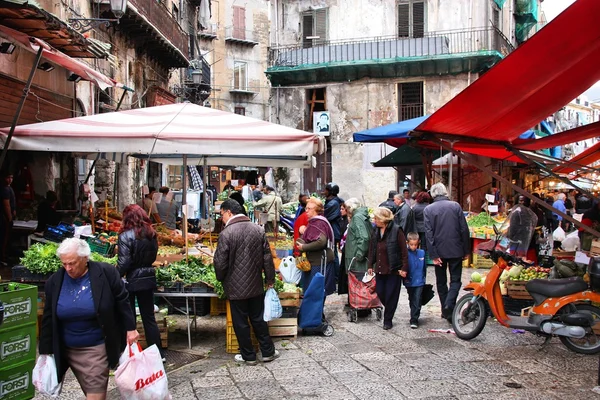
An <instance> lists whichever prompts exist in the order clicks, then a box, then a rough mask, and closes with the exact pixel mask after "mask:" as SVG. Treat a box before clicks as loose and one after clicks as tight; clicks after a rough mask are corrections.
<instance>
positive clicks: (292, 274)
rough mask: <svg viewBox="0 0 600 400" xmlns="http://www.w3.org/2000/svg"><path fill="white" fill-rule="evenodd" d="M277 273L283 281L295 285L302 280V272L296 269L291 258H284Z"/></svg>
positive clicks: (294, 262) (294, 261)
mask: <svg viewBox="0 0 600 400" xmlns="http://www.w3.org/2000/svg"><path fill="white" fill-rule="evenodd" d="M279 272H280V273H281V276H282V277H283V281H284V282H287V283H293V284H295V285H297V284H298V283H299V282H300V279H302V271H300V270H299V269H298V268H296V260H295V259H294V257H292V256H288V257H284V258H282V259H281V263H280V264H279Z"/></svg>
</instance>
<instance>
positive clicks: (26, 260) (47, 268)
mask: <svg viewBox="0 0 600 400" xmlns="http://www.w3.org/2000/svg"><path fill="white" fill-rule="evenodd" d="M57 248H58V244H55V243H46V244H42V243H35V244H33V245H32V246H31V247H30V248H29V249H28V250H26V251H25V252H24V253H23V257H21V260H20V261H21V265H23V266H24V267H25V268H27V269H28V270H29V271H31V272H33V273H36V274H51V273H54V272H56V271H58V270H59V269H60V267H62V263H61V262H60V258H58V256H57V255H56V249H57ZM90 261H97V262H105V263H109V264H112V265H117V256H114V257H110V258H109V257H104V256H102V255H100V254H98V253H94V252H92V253H91V254H90Z"/></svg>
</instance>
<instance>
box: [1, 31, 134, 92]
mask: <svg viewBox="0 0 600 400" xmlns="http://www.w3.org/2000/svg"><path fill="white" fill-rule="evenodd" d="M0 34H2V35H3V36H6V37H8V38H9V39H11V40H15V41H16V42H18V44H20V45H21V46H22V47H24V48H25V49H27V50H29V51H31V52H34V53H37V52H38V51H39V49H40V48H42V49H43V50H42V56H43V57H44V58H45V59H47V60H49V61H51V62H53V63H54V64H57V65H60V66H61V67H64V68H66V69H68V70H69V71H72V72H74V73H75V74H77V75H79V76H80V77H81V79H84V80H86V81H90V82H94V83H95V84H96V85H98V86H99V87H100V89H102V90H104V89H106V88H108V87H115V86H116V87H123V85H122V84H121V83H118V82H117V81H115V80H114V79H112V78H109V77H107V76H106V75H104V74H101V73H100V72H98V71H96V70H94V69H92V68H90V67H88V66H87V65H85V64H84V63H82V62H81V61H77V60H75V59H74V58H71V57H69V56H68V55H66V54H64V53H62V52H60V51H58V50H56V49H55V48H53V47H52V46H50V45H49V44H48V43H46V42H44V41H43V40H41V39H38V38H35V37H32V36H29V35H26V34H24V33H21V32H19V31H16V30H14V29H11V28H8V27H6V26H4V25H0Z"/></svg>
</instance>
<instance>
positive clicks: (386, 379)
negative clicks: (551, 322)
mask: <svg viewBox="0 0 600 400" xmlns="http://www.w3.org/2000/svg"><path fill="white" fill-rule="evenodd" d="M472 272H473V270H472V269H468V270H465V271H464V272H463V275H464V279H463V282H467V281H468V276H470V274H471V273H472ZM428 275H429V277H428V280H430V281H431V280H433V279H434V278H433V271H429V274H428ZM431 283H433V282H431ZM344 303H345V298H344V297H343V296H335V295H334V296H330V297H329V298H328V301H327V306H326V315H327V316H328V318H329V319H330V322H332V324H333V325H334V327H335V329H336V331H335V334H334V335H333V336H331V337H328V338H326V337H322V336H298V338H297V339H294V340H277V341H276V346H277V348H278V349H279V351H280V353H281V357H280V358H279V359H277V360H275V361H274V362H271V363H267V364H260V363H259V364H258V365H257V366H246V365H243V366H240V365H238V364H236V363H235V362H233V355H231V354H227V353H225V317H224V316H220V317H201V318H199V329H198V333H197V335H196V337H195V338H194V340H193V344H194V347H193V349H192V350H187V336H186V335H185V334H183V333H180V332H176V333H175V334H174V335H172V336H171V337H170V347H169V348H170V349H180V350H181V351H191V352H194V353H197V354H204V355H207V357H206V358H205V359H203V360H200V361H198V362H195V363H193V364H190V365H187V366H184V367H182V368H180V369H178V370H176V371H173V372H170V373H169V374H168V378H169V386H170V390H171V394H172V396H173V399H176V400H195V399H215V400H216V399H277V400H280V399H369V400H376V399H438V400H443V399H460V400H476V399H495V400H504V399H552V400H555V399H556V400H558V399H561V400H569V399H573V400H575V399H577V400H579V399H584V398H585V399H591V398H600V395H597V394H595V393H594V392H592V390H591V389H592V388H593V387H594V386H595V385H596V380H597V377H598V356H582V355H578V354H575V353H573V352H571V351H569V350H567V349H566V348H565V347H564V346H563V345H562V344H561V343H560V341H559V340H558V339H553V340H552V341H551V343H550V344H549V345H548V346H546V347H544V348H543V349H541V348H540V346H539V345H540V344H541V343H542V342H543V339H542V338H538V337H536V336H533V335H531V334H519V333H512V331H511V330H510V329H507V328H504V327H502V326H500V325H499V324H498V323H497V322H495V321H494V320H492V319H490V320H488V323H487V325H486V327H485V329H484V331H483V333H482V334H481V335H480V336H479V337H477V338H475V339H473V340H471V341H468V342H467V341H462V340H460V339H458V338H457V337H455V336H454V335H453V334H444V333H430V332H428V330H429V329H431V328H449V324H448V323H447V322H445V321H444V320H442V319H441V318H440V308H439V303H438V300H437V296H436V298H435V299H434V300H432V301H431V303H430V305H428V306H426V307H425V308H424V309H423V310H422V317H421V320H420V326H419V329H416V330H411V329H410V328H409V326H408V322H409V309H408V298H407V296H406V291H405V290H404V289H403V290H402V295H401V298H400V305H399V307H398V311H397V312H396V317H395V319H394V327H393V328H392V329H391V330H389V331H384V330H383V329H382V326H381V323H380V322H377V321H376V320H375V315H374V314H375V313H373V315H372V316H371V317H366V318H361V319H359V321H358V323H350V322H348V321H347V318H346V314H345V310H344V308H343V304H344ZM182 321H183V320H182ZM173 339H175V343H174V344H171V343H172V342H173V341H174V340H173ZM511 386H513V387H512V388H511ZM514 386H520V387H519V388H514ZM110 389H111V391H110V393H109V396H108V398H109V399H118V398H119V394H118V392H117V391H116V389H114V380H113V378H111V382H110ZM38 398H42V397H38ZM61 398H62V399H82V398H84V397H83V394H82V392H81V390H80V389H79V387H78V385H77V383H76V382H75V380H74V378H73V376H72V374H71V373H69V376H68V378H67V381H66V382H65V389H64V390H63V393H62V395H61Z"/></svg>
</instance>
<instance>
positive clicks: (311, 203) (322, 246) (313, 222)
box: [297, 197, 335, 295]
mask: <svg viewBox="0 0 600 400" xmlns="http://www.w3.org/2000/svg"><path fill="white" fill-rule="evenodd" d="M323 212H324V207H323V202H322V201H321V200H319V199H317V198H315V197H311V198H310V199H308V201H307V202H306V214H307V216H308V224H307V225H306V229H305V230H304V232H303V233H302V237H301V238H300V239H298V242H297V243H298V250H300V251H301V252H304V253H306V258H308V261H309V262H310V265H311V269H310V271H307V272H303V274H302V288H303V289H304V290H306V289H307V288H308V286H309V285H310V281H311V280H312V278H313V276H314V275H315V274H316V273H317V272H321V271H322V270H323V263H325V264H326V268H325V271H326V272H325V295H330V294H332V293H333V292H335V272H334V270H333V268H331V267H332V265H333V264H331V263H333V259H334V258H333V246H334V244H333V243H334V236H333V229H332V228H331V225H329V221H327V219H326V218H325V217H323ZM329 264H331V265H329Z"/></svg>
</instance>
